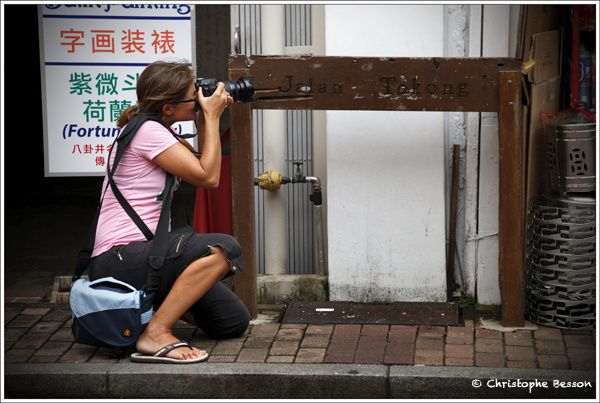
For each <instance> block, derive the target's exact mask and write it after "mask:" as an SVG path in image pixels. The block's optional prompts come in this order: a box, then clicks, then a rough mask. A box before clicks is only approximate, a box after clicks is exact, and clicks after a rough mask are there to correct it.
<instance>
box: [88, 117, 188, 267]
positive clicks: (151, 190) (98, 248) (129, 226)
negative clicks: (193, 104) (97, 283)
mask: <svg viewBox="0 0 600 403" xmlns="http://www.w3.org/2000/svg"><path fill="white" fill-rule="evenodd" d="M177 142H178V141H177V139H176V138H175V137H174V136H173V135H172V134H171V133H170V132H169V131H168V130H167V129H166V128H165V127H164V126H162V125H161V124H160V123H158V122H154V121H151V120H149V121H146V122H144V123H143V124H142V126H141V127H140V128H139V130H138V132H137V133H136V135H135V137H134V138H133V140H132V141H131V144H129V147H127V149H126V150H125V153H124V154H123V157H122V158H121V162H119V166H118V167H117V171H116V172H115V176H114V179H115V182H116V184H117V187H118V188H119V190H120V191H121V193H122V194H123V196H124V197H125V199H127V201H128V202H129V204H131V206H132V207H133V209H134V210H135V212H136V213H137V214H138V215H139V216H140V218H141V219H142V220H143V221H144V223H145V224H146V225H147V226H148V228H149V229H150V231H152V232H153V233H154V232H155V231H156V226H157V224H158V219H159V216H160V210H161V207H162V202H161V201H157V200H156V197H157V196H158V195H160V194H161V192H162V191H163V189H164V187H165V178H166V172H165V170H163V169H162V168H161V167H159V166H158V165H156V164H155V163H154V162H153V161H152V159H153V158H154V157H156V156H157V155H158V154H160V153H161V152H163V151H165V150H166V149H167V148H169V147H171V146H172V145H174V144H175V143H177ZM115 153H116V148H115V150H114V151H113V152H112V155H111V167H112V160H114V157H115ZM106 183H107V178H106V177H105V178H104V184H103V186H102V190H103V191H104V188H105V186H106ZM144 240H146V237H145V236H144V234H143V233H142V232H141V231H140V229H139V228H138V227H137V225H135V223H134V222H133V220H132V219H131V218H130V217H129V215H127V213H126V212H125V210H123V207H121V205H120V204H119V201H118V200H117V199H116V197H115V195H114V194H113V192H112V189H111V188H110V186H109V187H108V189H107V190H106V196H105V197H104V202H103V203H102V210H101V211H100V218H99V219H98V228H97V229H96V243H95V244H94V251H93V252H92V256H97V255H99V254H101V253H102V252H105V251H107V250H109V249H110V248H111V247H113V246H115V245H122V244H127V243H130V242H134V241H144Z"/></svg>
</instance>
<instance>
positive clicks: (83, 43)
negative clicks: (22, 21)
mask: <svg viewBox="0 0 600 403" xmlns="http://www.w3.org/2000/svg"><path fill="white" fill-rule="evenodd" d="M147 38H148V39H147ZM150 38H151V39H150ZM175 39H176V37H175V31H172V30H168V29H165V30H162V31H159V30H156V29H153V30H152V32H151V33H150V34H149V35H147V33H146V32H145V31H143V30H140V29H137V28H130V29H124V30H122V31H121V34H120V36H119V35H118V34H117V33H116V32H115V31H114V30H110V29H92V30H89V32H88V31H83V30H77V29H74V28H70V29H66V30H62V31H60V45H61V46H62V47H63V48H64V49H65V50H66V52H67V53H76V52H77V51H80V50H84V49H86V48H87V49H89V50H90V51H91V53H111V54H117V53H122V54H132V53H141V54H146V51H148V52H149V53H150V52H152V53H154V54H166V53H173V54H174V53H175ZM117 41H119V42H118V43H117Z"/></svg>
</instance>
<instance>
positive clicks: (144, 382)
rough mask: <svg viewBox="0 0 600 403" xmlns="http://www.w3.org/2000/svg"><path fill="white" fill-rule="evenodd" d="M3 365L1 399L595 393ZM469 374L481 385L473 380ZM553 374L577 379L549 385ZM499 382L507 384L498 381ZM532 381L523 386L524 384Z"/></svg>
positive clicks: (251, 370) (480, 371) (283, 373)
mask: <svg viewBox="0 0 600 403" xmlns="http://www.w3.org/2000/svg"><path fill="white" fill-rule="evenodd" d="M4 370H5V373H4V387H5V397H6V398H86V399H90V398H172V399H178V398H194V399H210V398H212V399H251V398H253V399H269V398H270V399H292V398H304V399H309V398H319V399H365V398H369V399H381V398H392V399H407V398H430V399H434V398H435V399H443V398H461V399H466V398H479V399H481V398H487V399H490V398H540V397H544V398H553V399H559V398H571V399H573V398H589V399H592V398H594V397H595V395H596V373H595V371H574V370H543V369H511V368H473V367H425V366H391V367H389V366H385V365H357V364H264V363H259V364H245V363H235V364H217V363H214V364H213V363H211V364H208V363H205V364H201V365H181V366H177V365H160V364H143V365H142V364H134V363H119V364H98V363H94V364H92V363H80V364H55V363H52V364H6V365H5V368H4ZM475 380H479V381H481V384H482V385H481V386H480V387H474V386H473V382H475V383H477V382H476V381H475ZM490 380H491V381H490ZM555 380H557V381H560V382H581V383H582V384H579V385H577V384H575V385H573V384H571V385H569V387H566V386H567V384H565V385H564V386H563V387H556V386H555V385H554V384H553V382H554V381H555ZM502 381H509V382H511V383H505V384H504V385H503V384H501V383H498V382H502ZM536 381H537V384H535V385H534V386H533V387H532V388H531V393H530V392H529V388H528V386H527V385H525V384H524V383H525V382H536ZM544 381H545V382H547V383H546V386H545V387H544V384H543V382H544ZM583 383H586V384H585V385H583Z"/></svg>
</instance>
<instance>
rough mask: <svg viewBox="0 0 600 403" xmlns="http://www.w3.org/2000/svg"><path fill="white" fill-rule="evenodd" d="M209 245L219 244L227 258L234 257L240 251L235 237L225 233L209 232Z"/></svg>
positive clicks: (238, 254)
mask: <svg viewBox="0 0 600 403" xmlns="http://www.w3.org/2000/svg"><path fill="white" fill-rule="evenodd" d="M211 246H220V247H221V248H222V249H223V250H224V251H225V252H226V254H227V257H228V258H229V259H234V258H236V257H238V256H240V255H241V253H242V248H241V246H240V244H239V242H238V241H237V239H235V238H234V237H232V236H231V235H227V234H211Z"/></svg>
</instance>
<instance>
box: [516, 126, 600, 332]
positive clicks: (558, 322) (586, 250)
mask: <svg viewBox="0 0 600 403" xmlns="http://www.w3.org/2000/svg"><path fill="white" fill-rule="evenodd" d="M546 139H547V146H548V149H547V151H548V153H547V158H548V161H547V162H548V172H549V174H550V184H551V190H552V191H551V192H548V193H546V194H544V195H542V196H540V197H537V198H535V199H533V200H532V201H531V203H530V204H529V211H528V217H527V256H526V258H527V288H526V296H527V306H526V317H527V318H528V319H530V320H532V321H534V322H537V323H539V324H542V325H545V326H553V327H558V328H565V329H593V328H595V326H596V319H595V317H596V196H595V191H596V187H595V184H596V166H595V165H596V153H595V151H596V146H595V143H596V124H595V123H587V122H581V121H571V122H564V121H562V122H555V123H551V124H548V125H546Z"/></svg>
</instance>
